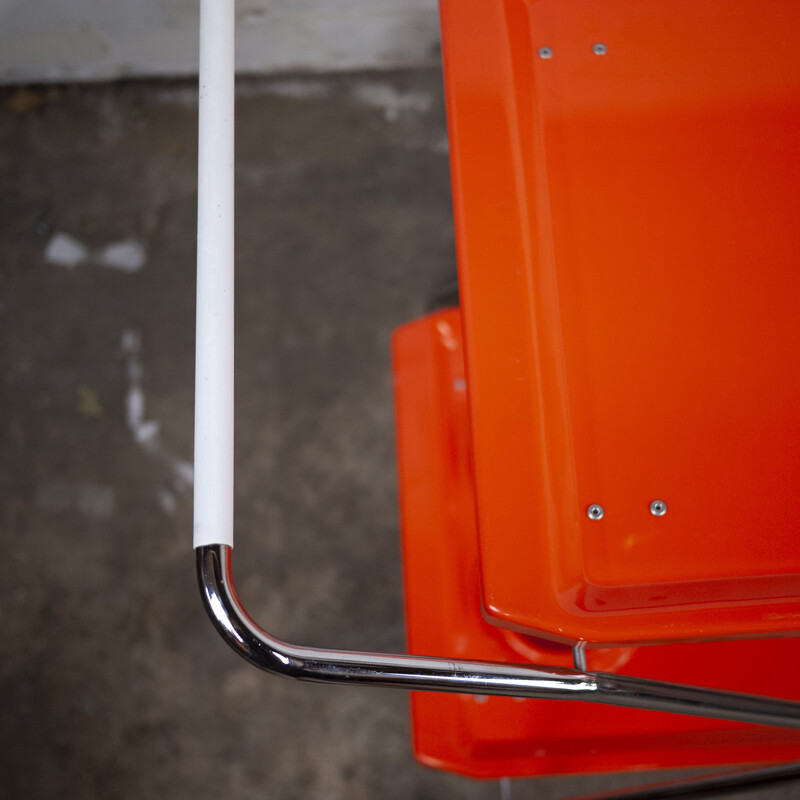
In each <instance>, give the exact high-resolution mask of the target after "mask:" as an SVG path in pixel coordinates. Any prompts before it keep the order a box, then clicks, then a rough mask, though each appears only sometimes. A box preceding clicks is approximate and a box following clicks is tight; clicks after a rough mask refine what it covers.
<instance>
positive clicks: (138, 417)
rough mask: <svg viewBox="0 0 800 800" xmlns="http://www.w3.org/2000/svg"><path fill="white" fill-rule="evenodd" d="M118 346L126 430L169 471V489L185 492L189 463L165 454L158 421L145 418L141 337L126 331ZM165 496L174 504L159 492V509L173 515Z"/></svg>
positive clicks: (190, 469) (191, 474)
mask: <svg viewBox="0 0 800 800" xmlns="http://www.w3.org/2000/svg"><path fill="white" fill-rule="evenodd" d="M121 346H122V352H123V353H124V354H125V358H126V365H125V366H126V373H127V376H128V392H127V394H126V396H125V421H126V423H127V425H128V428H129V429H130V431H131V433H132V434H133V439H134V441H135V442H136V443H137V444H138V445H141V446H142V447H143V448H144V449H145V450H146V451H147V452H148V453H150V455H151V456H152V457H154V458H156V459H157V460H158V461H160V462H162V463H163V464H165V465H166V466H167V467H168V468H169V470H170V472H171V473H172V478H173V486H172V488H173V489H174V490H175V491H179V492H182V491H185V490H186V489H189V488H190V487H191V486H192V485H193V484H194V468H193V466H192V465H191V464H190V463H189V462H188V461H185V460H183V459H181V458H178V457H177V456H175V455H173V454H172V453H169V452H167V450H166V449H165V448H164V444H163V442H162V441H161V425H160V424H159V422H158V420H154V419H147V418H146V410H147V402H146V400H145V394H144V389H143V388H142V379H143V375H144V370H143V368H142V362H141V349H142V335H141V333H140V332H139V331H135V330H127V331H125V332H124V333H123V334H122V340H121ZM165 492H166V494H168V495H169V496H170V497H172V499H173V502H174V499H175V498H174V495H172V492H168V491H166V490H159V493H158V495H157V499H158V502H159V505H160V506H161V508H162V509H164V510H165V511H166V512H167V513H172V512H171V511H169V508H168V506H169V505H170V503H169V501H168V500H165V499H164V498H165V496H166V495H165Z"/></svg>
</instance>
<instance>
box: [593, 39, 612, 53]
mask: <svg viewBox="0 0 800 800" xmlns="http://www.w3.org/2000/svg"><path fill="white" fill-rule="evenodd" d="M592 52H593V53H594V54H595V55H596V56H604V55H605V54H606V53H607V52H608V47H606V45H604V44H603V43H602V42H595V43H594V44H593V45H592Z"/></svg>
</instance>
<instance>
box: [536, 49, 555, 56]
mask: <svg viewBox="0 0 800 800" xmlns="http://www.w3.org/2000/svg"><path fill="white" fill-rule="evenodd" d="M552 57H553V51H552V50H551V49H550V48H549V47H540V48H539V58H552Z"/></svg>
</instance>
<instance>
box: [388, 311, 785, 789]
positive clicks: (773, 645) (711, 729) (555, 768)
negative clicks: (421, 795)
mask: <svg viewBox="0 0 800 800" xmlns="http://www.w3.org/2000/svg"><path fill="white" fill-rule="evenodd" d="M393 350H394V374H395V386H396V418H397V444H398V455H399V462H398V464H399V477H400V489H401V494H400V498H401V511H402V529H403V555H404V559H403V560H404V569H405V583H406V620H407V629H408V644H409V650H410V652H412V653H417V654H427V655H439V656H443V657H451V658H452V657H456V658H476V659H485V660H493V661H510V662H527V663H531V662H532V663H541V664H549V665H555V666H571V665H572V650H571V648H569V647H567V646H564V645H559V644H554V643H552V642H547V641H543V640H536V639H533V638H531V637H527V636H524V635H521V634H518V633H514V632H512V631H508V630H503V629H501V628H497V627H495V626H492V625H490V624H488V623H487V622H486V621H485V620H484V619H483V618H482V615H481V600H480V592H479V586H478V584H479V569H478V558H477V542H476V530H475V513H474V500H473V492H472V480H471V478H472V475H471V464H470V455H469V431H468V421H467V403H466V394H467V392H466V382H465V376H464V364H463V354H462V348H461V330H460V318H459V314H458V312H457V311H446V312H442V313H439V314H435V315H432V316H429V317H426V318H423V319H421V320H418V321H416V322H413V323H410V324H408V325H405V326H403V327H402V328H400V329H398V331H397V332H396V333H395V337H394V347H393ZM586 655H587V661H588V667H589V669H597V670H603V671H616V672H623V673H627V674H631V675H637V676H640V677H647V678H654V679H662V680H671V681H676V682H680V683H689V684H698V685H705V686H712V687H714V688H725V689H731V690H739V691H746V692H752V693H759V694H768V695H773V696H777V697H784V698H787V699H788V698H796V699H800V685H798V683H797V680H796V671H797V669H796V665H797V663H798V661H800V639H789V638H783V639H772V640H768V641H759V642H745V641H735V642H714V643H703V644H688V645H668V646H656V647H637V648H621V649H604V650H599V649H595V650H590V651H588V652H587V654H586ZM765 665H769V666H768V669H765ZM412 709H413V733H414V750H415V753H416V756H417V758H418V759H419V760H420V761H422V762H423V763H425V764H427V765H429V766H434V767H439V768H444V769H448V770H453V771H456V772H461V773H464V774H468V775H472V776H477V777H499V776H511V775H546V774H557V773H578V772H595V771H597V772H600V771H612V770H627V769H656V768H665V767H681V766H692V765H710V764H731V763H755V762H770V761H789V760H797V759H800V731H792V730H785V729H784V730H781V729H779V728H769V727H765V726H760V725H743V724H738V723H726V722H719V721H715V720H707V719H699V718H694V717H684V716H678V715H674V714H663V713H656V712H652V711H650V712H648V711H637V710H632V709H624V708H614V707H611V706H596V705H593V704H590V703H577V702H563V701H552V700H517V699H511V698H505V697H476V696H474V695H452V694H434V693H430V692H425V693H421V692H419V693H413V694H412Z"/></svg>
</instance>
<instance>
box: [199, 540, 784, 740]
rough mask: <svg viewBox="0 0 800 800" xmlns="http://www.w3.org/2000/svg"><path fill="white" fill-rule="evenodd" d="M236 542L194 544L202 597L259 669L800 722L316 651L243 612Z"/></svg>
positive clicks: (702, 700) (545, 670) (585, 680)
mask: <svg viewBox="0 0 800 800" xmlns="http://www.w3.org/2000/svg"><path fill="white" fill-rule="evenodd" d="M231 556H232V553H231V548H230V547H228V546H226V545H206V546H203V547H198V548H197V576H198V581H199V583H200V590H201V592H202V595H203V602H204V603H205V607H206V610H207V611H208V614H209V616H210V617H211V620H212V621H213V623H214V626H215V627H216V629H217V631H218V632H219V633H220V635H221V636H222V638H223V639H225V641H226V642H227V643H228V644H229V645H230V646H231V647H232V648H233V649H234V650H235V651H236V652H237V653H238V654H239V655H240V656H242V658H244V659H246V660H247V661H249V662H250V663H251V664H253V665H254V666H256V667H258V668H259V669H263V670H266V671H267V672H270V673H273V674H275V675H282V676H284V677H287V678H294V679H296V680H301V681H313V682H316V683H345V684H351V685H355V684H359V685H370V686H393V687H397V688H401V689H415V690H432V691H441V692H461V693H464V694H480V695H504V696H509V697H523V698H537V699H551V700H586V701H589V702H592V703H602V704H606V705H613V706H626V707H629V708H643V709H650V710H653V711H669V712H673V713H677V714H688V715H691V716H698V717H712V718H716V719H724V720H733V721H736V722H752V723H757V724H760V725H774V726H779V727H787V728H800V703H796V702H791V701H787V700H776V699H774V698H770V697H757V696H754V695H747V694H739V693H736V692H721V691H717V690H713V689H704V688H699V687H695V686H682V685H680V684H672V683H664V682H661V681H651V680H644V679H642V678H632V677H629V676H626V675H611V674H608V673H603V672H581V671H578V670H570V669H563V668H561V667H546V666H538V665H536V666H530V667H528V666H523V665H519V664H498V663H489V662H483V661H455V660H451V659H444V658H427V657H424V656H411V655H389V654H385V653H357V652H348V651H345V650H319V649H316V648H312V647H300V646H297V645H293V644H287V643H286V642H282V641H280V640H279V639H276V638H275V637H273V636H271V635H270V634H269V633H267V632H266V631H264V630H263V629H262V628H260V627H259V626H258V625H257V624H256V623H255V622H254V621H253V620H252V619H251V618H250V616H249V615H248V613H247V612H246V611H245V610H244V608H243V606H242V604H241V602H240V601H239V598H238V596H237V594H236V588H235V587H234V583H233V570H232V557H231Z"/></svg>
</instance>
